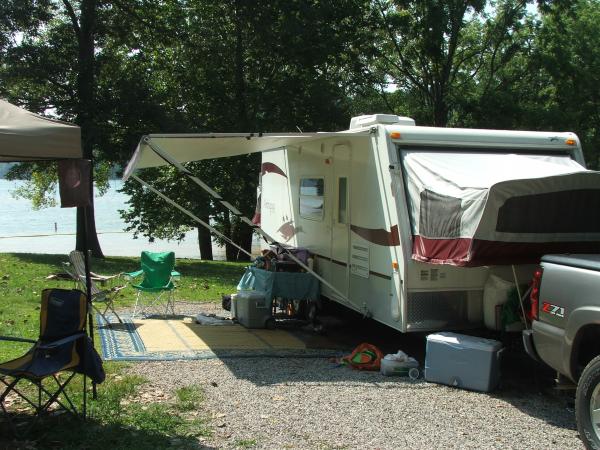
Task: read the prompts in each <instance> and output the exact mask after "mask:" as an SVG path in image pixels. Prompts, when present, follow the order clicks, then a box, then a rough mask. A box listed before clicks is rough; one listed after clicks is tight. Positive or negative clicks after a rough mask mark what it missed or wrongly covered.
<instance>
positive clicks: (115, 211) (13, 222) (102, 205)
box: [0, 179, 224, 258]
mask: <svg viewBox="0 0 600 450" xmlns="http://www.w3.org/2000/svg"><path fill="white" fill-rule="evenodd" d="M22 185H23V182H22V181H9V180H4V179H0V253H57V254H67V253H69V252H70V251H71V250H73V249H74V248H75V229H76V224H75V212H76V210H75V208H61V207H60V206H57V207H53V208H44V209H41V210H38V211H34V210H33V209H32V207H31V203H30V202H29V201H28V200H24V199H16V198H14V196H13V194H12V193H13V192H14V191H15V189H17V188H18V187H19V186H22ZM121 186H122V181H120V180H111V182H110V189H109V191H108V192H107V193H106V194H104V195H103V196H101V197H96V198H94V207H95V215H96V229H97V231H98V239H99V241H100V245H101V247H102V250H103V252H104V254H105V255H106V256H138V255H139V254H140V252H141V251H142V250H150V251H166V250H172V251H174V252H175V254H176V256H178V257H185V258H198V257H199V256H200V254H199V250H198V242H197V233H196V231H195V230H193V231H190V232H189V233H188V234H187V235H186V237H185V239H184V240H183V241H181V242H177V241H163V240H157V241H155V242H153V243H149V242H148V241H147V239H145V238H143V237H140V238H138V239H134V238H133V233H127V232H125V231H124V228H125V223H124V222H123V220H122V219H121V217H120V215H119V209H126V208H127V205H126V201H127V199H128V196H127V195H125V194H122V193H120V192H117V191H118V189H119V188H120V187H121ZM57 200H58V199H57ZM164 207H165V208H170V206H168V205H166V204H165V206H164ZM214 253H215V257H216V258H219V257H220V258H222V257H223V254H224V252H223V249H222V248H219V247H216V246H215V247H214Z"/></svg>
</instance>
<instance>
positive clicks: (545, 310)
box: [523, 255, 600, 449]
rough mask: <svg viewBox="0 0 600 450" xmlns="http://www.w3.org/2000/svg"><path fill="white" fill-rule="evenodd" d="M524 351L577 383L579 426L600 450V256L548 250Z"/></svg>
mask: <svg viewBox="0 0 600 450" xmlns="http://www.w3.org/2000/svg"><path fill="white" fill-rule="evenodd" d="M531 318H532V327H531V329H530V330H525V331H524V332H523V342H524V344H525V349H526V351H527V353H528V354H529V355H530V356H531V357H533V358H534V359H537V360H538V361H541V362H544V363H546V364H548V365H549V366H550V367H552V368H553V369H555V370H556V371H557V372H558V373H559V375H561V376H562V377H563V378H565V377H566V378H568V379H570V380H571V381H573V382H574V383H576V384H577V394H576V400H575V409H576V416H577V427H578V429H579V434H580V436H581V439H582V440H583V442H584V444H585V445H586V447H587V448H593V449H600V255H548V256H544V257H543V258H542V262H541V266H540V267H539V269H537V270H536V272H535V274H534V279H533V285H532V290H531Z"/></svg>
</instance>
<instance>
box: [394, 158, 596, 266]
mask: <svg viewBox="0 0 600 450" xmlns="http://www.w3.org/2000/svg"><path fill="white" fill-rule="evenodd" d="M402 158H403V168H404V171H405V180H406V185H407V191H408V200H409V202H408V203H409V213H410V219H411V227H412V232H413V252H412V257H413V259H415V260H417V261H422V262H428V263H433V264H451V265H457V266H481V265H486V264H502V263H505V264H516V263H531V262H536V261H537V258H538V257H539V256H540V255H542V254H544V253H552V252H561V251H569V252H575V251H580V252H587V253H591V252H596V251H600V245H599V242H600V232H599V230H600V186H599V185H598V173H597V172H594V171H589V170H586V169H585V168H584V167H583V166H581V165H580V164H579V163H578V162H576V161H575V160H573V159H571V158H570V157H569V156H567V155H564V156H563V155H556V156H547V155H536V154H518V155H517V154H494V153H475V152H464V151H462V152H460V153H459V152H448V151H445V152H437V151H430V152H427V151H403V152H402Z"/></svg>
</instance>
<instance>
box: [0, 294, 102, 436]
mask: <svg viewBox="0 0 600 450" xmlns="http://www.w3.org/2000/svg"><path fill="white" fill-rule="evenodd" d="M86 317H87V299H86V296H85V294H84V293H83V292H81V291H78V290H75V289H73V290H66V289H45V290H44V291H42V302H41V306H40V335H39V338H38V339H37V340H31V339H24V338H19V337H14V336H0V341H13V342H29V343H32V344H33V346H32V347H31V349H30V350H29V351H28V352H27V353H25V354H24V355H23V356H21V357H19V358H16V359H13V360H11V361H7V362H4V363H1V364H0V383H1V384H4V385H5V389H4V391H3V392H2V393H1V394H0V409H1V410H2V412H3V413H4V416H5V417H6V418H7V420H8V424H9V425H10V427H11V428H12V431H13V433H14V434H15V435H17V436H20V435H21V432H23V428H22V427H18V426H17V424H16V421H17V420H18V419H19V418H21V415H19V414H12V413H11V412H10V411H9V405H7V402H6V399H7V396H8V395H9V394H10V393H11V392H12V393H14V394H16V395H17V396H18V397H20V398H21V399H22V401H23V402H25V403H27V404H29V405H30V406H31V407H32V408H33V411H34V413H35V414H34V416H33V418H32V420H31V423H30V426H29V427H27V428H26V431H24V433H27V432H28V431H29V430H30V429H31V427H33V426H34V425H35V423H36V422H37V421H38V420H39V418H40V417H41V416H42V415H44V414H46V413H48V412H49V409H50V407H51V406H52V405H57V406H59V407H62V408H63V409H64V410H66V411H68V412H70V413H72V414H74V415H78V410H77V408H76V407H75V405H74V403H73V401H72V400H71V398H70V397H69V394H68V392H67V391H66V390H65V388H66V387H67V385H68V384H69V383H70V382H71V380H73V378H74V377H75V375H76V374H77V373H79V374H83V375H84V376H89V377H90V378H91V379H92V380H93V381H94V382H96V383H101V382H102V381H104V370H103V368H102V361H101V359H100V357H99V356H98V354H97V353H96V351H95V350H94V347H93V344H92V343H91V340H90V339H89V337H88V336H87V333H86ZM61 372H67V374H68V375H67V376H66V378H65V377H63V378H62V379H61V378H60V377H59V374H60V373H61ZM46 379H49V381H50V382H49V383H44V380H46ZM21 382H29V383H32V384H33V385H34V386H35V388H36V389H35V393H31V392H30V391H29V390H26V389H21V387H20V385H21ZM84 389H85V383H84ZM85 405H86V395H85V391H84V395H83V410H82V412H83V414H84V415H85V412H84V411H85V408H86V406H85Z"/></svg>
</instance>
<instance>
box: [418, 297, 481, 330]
mask: <svg viewBox="0 0 600 450" xmlns="http://www.w3.org/2000/svg"><path fill="white" fill-rule="evenodd" d="M481 301H483V291H434V292H409V293H408V302H407V307H408V310H407V318H406V323H407V328H408V330H409V331H418V330H427V331H431V330H435V329H451V328H453V327H456V328H459V327H469V326H473V325H474V324H473V323H471V322H470V320H469V312H468V311H469V308H468V305H469V302H481Z"/></svg>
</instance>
